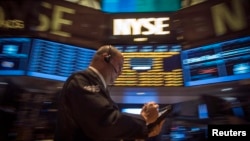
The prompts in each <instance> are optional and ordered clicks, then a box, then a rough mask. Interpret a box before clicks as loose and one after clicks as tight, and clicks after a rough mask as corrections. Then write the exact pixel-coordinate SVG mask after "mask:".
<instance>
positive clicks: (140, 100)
mask: <svg viewBox="0 0 250 141" xmlns="http://www.w3.org/2000/svg"><path fill="white" fill-rule="evenodd" d="M158 98H159V97H158V96H147V95H142V96H127V95H124V97H123V103H130V104H144V103H147V102H149V101H154V102H156V103H158V102H159V99H158Z"/></svg>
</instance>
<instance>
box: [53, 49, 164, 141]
mask: <svg viewBox="0 0 250 141" xmlns="http://www.w3.org/2000/svg"><path fill="white" fill-rule="evenodd" d="M123 61H124V59H123V55H122V53H121V52H119V51H118V50H117V49H116V48H115V47H113V46H111V45H104V46H101V47H100V48H99V49H98V50H97V51H96V54H95V55H94V57H93V59H92V61H91V63H90V66H89V68H88V69H86V70H83V71H79V72H75V73H73V74H72V75H71V76H70V77H69V78H68V79H67V81H66V82H65V84H64V86H63V88H62V90H61V93H60V95H59V101H58V104H59V105H58V116H57V118H58V119H57V125H56V133H55V141H104V140H105V141H113V140H122V139H124V140H132V139H147V138H149V137H153V136H156V135H158V134H159V133H160V130H161V127H162V125H163V122H162V123H161V124H159V125H158V126H156V127H155V128H154V130H152V131H151V130H150V132H149V131H148V129H147V124H149V123H152V122H154V121H155V120H156V119H157V117H158V110H157V109H158V104H156V103H155V102H148V103H145V105H144V106H143V107H142V110H141V114H140V115H135V114H125V113H121V112H120V110H119V108H118V106H117V104H116V103H115V102H114V101H113V100H112V99H111V97H110V94H109V90H108V89H107V85H109V84H112V83H113V82H114V81H115V80H116V78H117V77H118V76H119V75H120V74H121V73H122V68H123Z"/></svg>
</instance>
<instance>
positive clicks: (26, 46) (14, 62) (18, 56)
mask: <svg viewBox="0 0 250 141" xmlns="http://www.w3.org/2000/svg"><path fill="white" fill-rule="evenodd" d="M30 43H31V40H30V39H29V38H0V75H15V76H16V75H25V71H26V68H27V64H28V59H29V52H30Z"/></svg>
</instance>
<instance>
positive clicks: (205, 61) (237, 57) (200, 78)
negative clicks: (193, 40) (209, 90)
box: [181, 36, 250, 86]
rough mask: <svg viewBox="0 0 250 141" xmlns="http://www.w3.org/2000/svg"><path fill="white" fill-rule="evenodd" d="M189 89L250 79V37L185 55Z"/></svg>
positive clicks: (198, 49)
mask: <svg viewBox="0 0 250 141" xmlns="http://www.w3.org/2000/svg"><path fill="white" fill-rule="evenodd" d="M181 58H182V68H183V77H184V85H185V86H195V85H202V84H210V83H219V82H227V81H235V80H242V79H249V78H250V36H248V37H242V38H238V39H233V40H228V41H223V42H219V43H214V44H210V45H206V46H201V47H197V48H193V49H189V50H184V51H182V53H181Z"/></svg>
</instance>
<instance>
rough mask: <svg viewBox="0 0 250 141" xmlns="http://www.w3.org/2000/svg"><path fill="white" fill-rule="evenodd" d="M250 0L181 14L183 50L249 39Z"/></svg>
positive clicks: (230, 0) (211, 4)
mask: <svg viewBox="0 0 250 141" xmlns="http://www.w3.org/2000/svg"><path fill="white" fill-rule="evenodd" d="M249 9H250V2H249V0H220V1H209V2H204V3H201V4H200V5H199V6H195V7H188V8H184V9H182V10H180V11H179V12H178V13H177V14H176V15H175V16H176V17H178V20H174V21H179V24H175V25H178V26H179V27H178V30H179V31H181V32H178V33H179V35H178V39H179V40H181V41H182V43H183V44H182V45H183V48H190V47H191V46H199V45H201V44H207V43H210V42H217V41H220V40H226V39H231V38H236V37H238V36H246V35H250V32H249V31H250V18H249V16H250V11H249Z"/></svg>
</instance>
